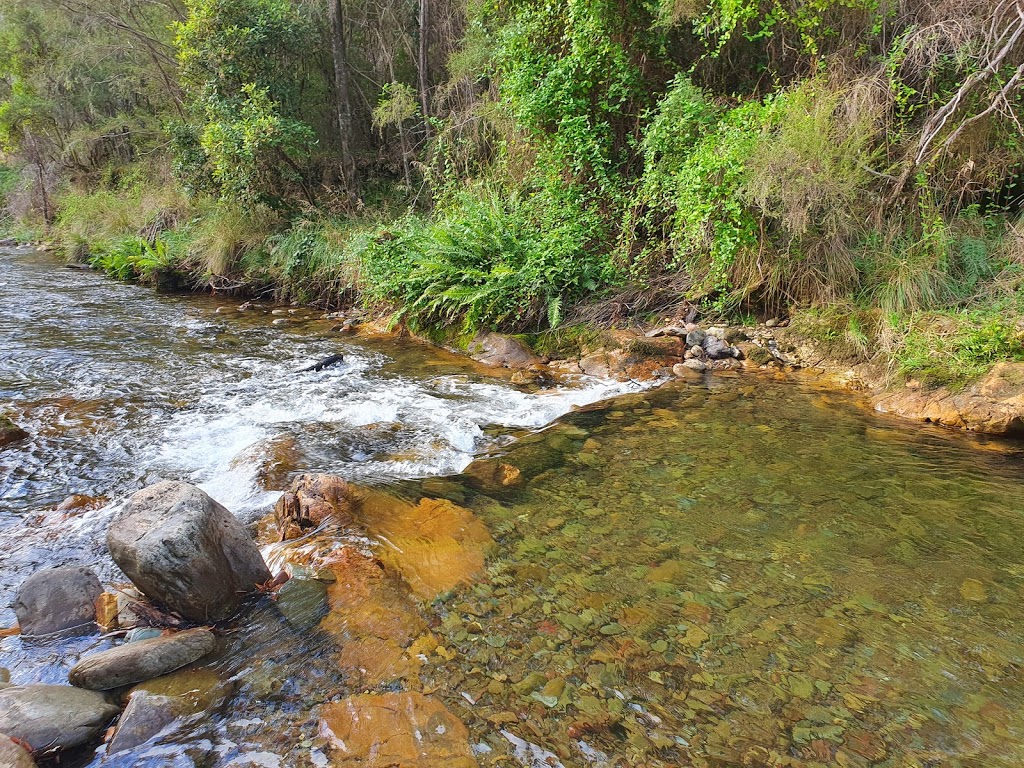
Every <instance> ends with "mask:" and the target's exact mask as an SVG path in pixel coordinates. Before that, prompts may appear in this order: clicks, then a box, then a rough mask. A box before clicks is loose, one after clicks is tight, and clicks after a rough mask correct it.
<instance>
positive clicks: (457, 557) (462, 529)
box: [358, 492, 494, 600]
mask: <svg viewBox="0 0 1024 768" xmlns="http://www.w3.org/2000/svg"><path fill="white" fill-rule="evenodd" d="M358 521H359V522H360V523H362V525H363V526H364V528H365V529H366V531H367V532H368V533H369V534H370V535H371V536H373V537H375V538H377V539H378V540H379V541H380V542H381V543H382V544H383V545H384V551H383V554H382V557H383V558H384V560H385V562H387V563H388V564H389V565H392V566H394V567H395V568H396V569H397V570H398V571H399V572H400V573H401V574H402V576H403V578H404V579H405V581H406V582H407V583H408V584H409V586H410V588H411V589H412V591H413V593H414V594H415V595H416V596H417V597H419V598H421V599H424V600H432V599H434V598H435V597H437V596H438V595H441V594H444V593H445V592H448V591H450V590H452V589H454V588H455V587H457V586H458V585H459V584H463V583H466V582H469V581H472V580H473V579H474V578H476V577H477V576H478V575H479V574H480V573H482V572H483V569H484V560H485V558H486V555H487V552H488V551H489V550H490V548H491V547H492V546H493V545H494V540H493V539H492V538H491V534H490V532H489V531H488V530H487V526H486V525H484V524H483V523H482V522H481V521H480V520H479V519H477V517H476V516H475V515H474V514H473V513H472V512H471V511H469V510H468V509H465V508H463V507H460V506H457V505H456V504H453V503H452V502H450V501H447V500H445V499H421V500H420V502H419V504H417V505H413V504H410V503H409V502H407V501H403V500H401V499H397V498H395V497H393V496H389V495H387V494H384V493H379V492H368V493H367V494H366V496H365V497H364V498H363V500H362V503H361V504H360V506H359V510H358Z"/></svg>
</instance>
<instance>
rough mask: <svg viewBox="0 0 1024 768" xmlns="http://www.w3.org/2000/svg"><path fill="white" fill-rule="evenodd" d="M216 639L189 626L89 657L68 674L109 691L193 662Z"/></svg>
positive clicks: (75, 680) (73, 681)
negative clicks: (171, 633) (183, 630)
mask: <svg viewBox="0 0 1024 768" xmlns="http://www.w3.org/2000/svg"><path fill="white" fill-rule="evenodd" d="M216 645H217V640H216V638H215V637H214V635H213V633H212V632H210V630H208V629H189V630H187V631H185V632H178V633H176V634H173V635H167V636H165V637H157V638H154V639H152V640H140V641H139V642H137V643H126V644H124V645H119V646H118V647H117V648H111V649H110V650H109V651H102V652H101V653H97V654H94V655H92V656H86V657H85V658H84V659H82V660H81V661H80V662H78V663H77V664H76V665H75V666H74V667H72V669H71V671H70V672H69V673H68V681H69V682H70V683H71V684H72V685H76V686H78V687H79V688H88V689H90V690H94V691H106V690H110V689H112V688H120V687H122V686H125V685H132V684H134V683H141V682H144V681H146V680H151V679H153V678H154V677H159V676H160V675H166V674H167V673H168V672H173V671H174V670H176V669H180V668H181V667H184V666H185V665H186V664H191V663H192V662H193V661H197V660H198V659H201V658H202V657H203V656H205V655H206V654H208V653H210V652H211V651H212V650H213V649H214V647H215V646H216Z"/></svg>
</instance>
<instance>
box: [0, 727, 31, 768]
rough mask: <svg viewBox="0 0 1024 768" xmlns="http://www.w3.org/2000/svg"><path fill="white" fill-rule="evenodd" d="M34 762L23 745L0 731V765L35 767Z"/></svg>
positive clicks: (19, 767) (21, 767) (17, 767)
mask: <svg viewBox="0 0 1024 768" xmlns="http://www.w3.org/2000/svg"><path fill="white" fill-rule="evenodd" d="M35 764H36V763H35V761H34V760H33V759H32V755H31V754H29V753H28V751H27V750H26V749H25V748H24V747H22V746H21V745H20V744H18V743H16V742H14V741H12V740H11V738H10V737H9V736H5V735H3V734H2V733H0V765H2V766H5V768H35Z"/></svg>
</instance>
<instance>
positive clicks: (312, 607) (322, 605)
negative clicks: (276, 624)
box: [277, 578, 327, 632]
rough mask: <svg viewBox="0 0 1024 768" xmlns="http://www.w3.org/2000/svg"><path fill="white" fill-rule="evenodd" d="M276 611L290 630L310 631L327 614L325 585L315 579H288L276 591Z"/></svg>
mask: <svg viewBox="0 0 1024 768" xmlns="http://www.w3.org/2000/svg"><path fill="white" fill-rule="evenodd" d="M277 609H278V610H279V611H280V612H281V615H282V616H284V618H285V621H287V622H288V624H289V626H291V628H292V629H294V630H296V631H298V632H302V631H305V630H307V629H311V628H313V627H315V626H316V625H317V624H319V623H320V620H321V619H322V618H323V617H324V615H325V614H326V613H327V585H326V584H324V583H323V582H322V581H319V580H317V579H295V578H293V579H289V580H288V581H286V582H285V583H284V585H283V586H282V587H281V589H279V590H278V591H277Z"/></svg>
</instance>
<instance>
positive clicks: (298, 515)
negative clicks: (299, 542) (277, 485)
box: [274, 474, 358, 541]
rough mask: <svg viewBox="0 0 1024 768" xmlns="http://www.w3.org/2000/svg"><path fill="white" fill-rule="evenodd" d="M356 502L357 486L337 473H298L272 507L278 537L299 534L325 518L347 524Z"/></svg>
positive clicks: (315, 525) (285, 537)
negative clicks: (278, 533)
mask: <svg viewBox="0 0 1024 768" xmlns="http://www.w3.org/2000/svg"><path fill="white" fill-rule="evenodd" d="M357 503H358V498H357V493H356V489H355V488H354V487H353V486H351V485H349V484H348V483H347V482H346V481H345V480H344V479H342V478H340V477H338V476H336V475H326V474H304V475H299V476H298V477H297V478H295V480H294V481H293V482H292V485H291V488H289V490H288V491H287V492H285V493H284V494H283V495H282V496H281V498H280V499H278V501H277V505H276V506H275V507H274V520H275V522H276V523H277V530H278V531H279V532H280V535H281V541H284V540H286V539H292V538H295V537H296V536H300V535H302V533H303V532H305V531H306V530H308V529H310V528H316V527H317V526H319V525H321V524H322V523H323V522H324V521H325V520H327V519H331V520H333V521H334V522H335V524H336V525H338V526H346V525H348V524H350V523H351V522H352V515H353V512H354V509H355V506H356V504H357Z"/></svg>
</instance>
